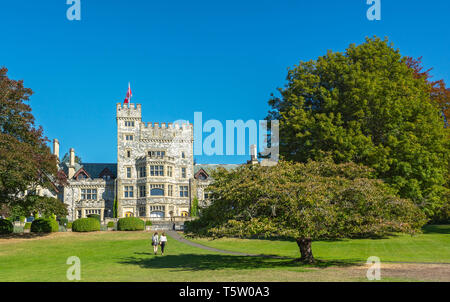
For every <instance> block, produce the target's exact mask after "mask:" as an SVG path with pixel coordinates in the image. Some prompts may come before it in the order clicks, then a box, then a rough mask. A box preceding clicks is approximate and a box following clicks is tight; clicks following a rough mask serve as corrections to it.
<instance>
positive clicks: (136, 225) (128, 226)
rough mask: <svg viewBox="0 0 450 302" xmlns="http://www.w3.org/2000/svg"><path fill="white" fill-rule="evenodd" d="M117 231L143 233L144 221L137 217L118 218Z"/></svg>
mask: <svg viewBox="0 0 450 302" xmlns="http://www.w3.org/2000/svg"><path fill="white" fill-rule="evenodd" d="M117 229H118V230H119V231H143V230H144V221H143V220H142V219H139V218H137V217H126V218H120V219H119V221H118V222H117Z"/></svg>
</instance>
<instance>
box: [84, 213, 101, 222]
mask: <svg viewBox="0 0 450 302" xmlns="http://www.w3.org/2000/svg"><path fill="white" fill-rule="evenodd" d="M87 217H88V218H94V219H97V220H98V222H101V221H102V219H101V217H100V215H98V214H89V215H87Z"/></svg>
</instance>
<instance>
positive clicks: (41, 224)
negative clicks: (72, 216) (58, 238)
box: [31, 218, 59, 233]
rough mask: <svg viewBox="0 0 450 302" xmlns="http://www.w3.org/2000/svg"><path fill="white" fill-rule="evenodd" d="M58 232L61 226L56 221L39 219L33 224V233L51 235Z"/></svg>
mask: <svg viewBox="0 0 450 302" xmlns="http://www.w3.org/2000/svg"><path fill="white" fill-rule="evenodd" d="M58 231H59V225H58V222H57V221H56V220H54V219H49V218H38V219H35V220H33V222H32V223H31V232H33V233H51V232H58Z"/></svg>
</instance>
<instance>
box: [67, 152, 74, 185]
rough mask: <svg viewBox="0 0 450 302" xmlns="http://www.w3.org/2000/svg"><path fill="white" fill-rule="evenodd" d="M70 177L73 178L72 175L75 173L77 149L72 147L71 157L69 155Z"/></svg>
mask: <svg viewBox="0 0 450 302" xmlns="http://www.w3.org/2000/svg"><path fill="white" fill-rule="evenodd" d="M69 159H70V160H69V175H67V176H68V177H69V179H72V177H73V176H74V175H75V149H74V148H70V157H69Z"/></svg>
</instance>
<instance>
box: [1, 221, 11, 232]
mask: <svg viewBox="0 0 450 302" xmlns="http://www.w3.org/2000/svg"><path fill="white" fill-rule="evenodd" d="M12 232H14V225H13V224H12V222H11V221H9V220H7V219H0V234H11V233H12Z"/></svg>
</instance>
